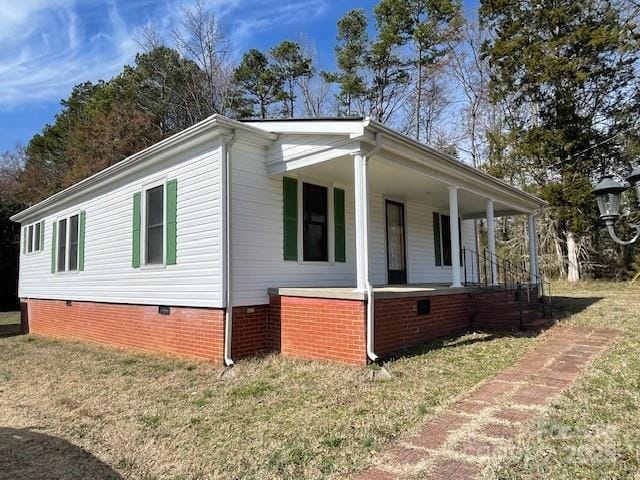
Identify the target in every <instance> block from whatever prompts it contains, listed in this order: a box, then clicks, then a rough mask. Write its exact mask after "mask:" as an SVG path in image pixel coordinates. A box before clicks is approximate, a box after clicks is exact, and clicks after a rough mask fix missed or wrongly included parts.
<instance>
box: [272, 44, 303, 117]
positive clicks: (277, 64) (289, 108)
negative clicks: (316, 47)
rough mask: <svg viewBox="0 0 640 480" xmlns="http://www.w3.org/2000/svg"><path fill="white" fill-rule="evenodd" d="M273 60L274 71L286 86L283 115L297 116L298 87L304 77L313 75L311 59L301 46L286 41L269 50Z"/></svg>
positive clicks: (284, 89)
mask: <svg viewBox="0 0 640 480" xmlns="http://www.w3.org/2000/svg"><path fill="white" fill-rule="evenodd" d="M269 53H270V54H271V58H272V59H273V70H274V71H275V73H276V75H278V76H279V77H280V80H281V81H282V84H283V86H284V88H283V90H282V93H283V106H284V108H283V112H282V113H283V115H284V116H285V117H293V116H294V115H295V101H296V94H295V92H296V87H298V86H299V82H300V80H301V79H302V78H303V77H310V76H311V75H312V73H313V72H312V69H311V59H310V58H308V57H305V56H304V54H303V53H302V49H301V48H300V45H299V44H298V43H296V42H292V41H290V40H284V41H282V42H280V43H279V44H278V45H276V46H275V47H273V48H272V49H271V50H269Z"/></svg>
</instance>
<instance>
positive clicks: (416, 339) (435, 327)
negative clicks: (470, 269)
mask: <svg viewBox="0 0 640 480" xmlns="http://www.w3.org/2000/svg"><path fill="white" fill-rule="evenodd" d="M419 301H428V302H429V303H430V313H429V314H425V315H419V314H418V308H417V305H418V302H419ZM374 308H375V317H374V318H375V329H374V335H375V351H376V353H377V354H378V355H380V356H385V355H389V354H391V353H396V352H400V351H402V350H406V349H407V348H410V347H413V346H416V345H419V344H421V343H425V342H427V341H429V340H433V339H435V338H438V337H444V336H447V335H450V334H452V333H455V332H459V331H462V330H465V329H467V328H469V326H470V324H471V320H472V319H473V297H472V295H471V294H469V293H460V294H455V295H432V296H425V297H404V298H389V299H380V300H375V303H374Z"/></svg>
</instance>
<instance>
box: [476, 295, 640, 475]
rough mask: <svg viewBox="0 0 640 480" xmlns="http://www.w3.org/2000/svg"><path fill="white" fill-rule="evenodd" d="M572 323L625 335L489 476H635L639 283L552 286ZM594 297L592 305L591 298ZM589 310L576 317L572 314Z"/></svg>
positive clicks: (639, 413)
mask: <svg viewBox="0 0 640 480" xmlns="http://www.w3.org/2000/svg"><path fill="white" fill-rule="evenodd" d="M553 293H554V294H555V295H562V296H566V297H574V298H565V299H562V300H561V301H560V302H559V304H560V306H561V307H562V310H561V313H564V314H565V315H566V316H567V318H566V320H565V321H566V322H567V323H569V324H573V325H586V326H595V327H600V326H601V327H609V328H616V329H619V330H620V331H622V332H623V337H622V338H621V339H620V340H619V341H618V343H617V344H616V345H615V346H614V348H613V349H612V350H611V351H610V352H608V353H607V354H605V355H604V356H603V357H602V358H600V359H599V360H597V361H596V363H595V364H594V365H593V367H592V369H591V371H590V372H589V375H588V376H586V377H585V378H584V379H583V380H582V381H581V382H579V383H578V384H576V385H575V386H574V388H573V389H571V390H570V391H569V392H568V393H567V394H566V395H564V396H562V397H561V398H560V399H559V400H558V401H557V402H556V403H555V404H554V405H553V406H552V408H551V409H550V410H549V411H548V413H547V414H546V415H545V416H544V417H543V418H541V419H540V420H539V421H537V422H536V423H535V424H534V425H533V428H532V429H531V430H529V432H527V434H525V435H524V436H522V437H520V438H519V440H518V445H517V450H516V451H515V453H514V454H513V456H511V457H509V458H508V459H506V460H504V461H503V462H502V463H501V465H500V466H499V467H498V468H497V469H496V470H495V471H493V472H491V473H490V474H488V475H487V477H488V478H499V479H532V480H533V479H536V480H538V479H542V478H545V479H546V478H549V479H554V480H560V479H567V480H569V479H572V480H573V479H594V480H596V479H597V480H601V479H632V478H635V479H638V478H640V473H639V472H640V328H639V327H640V285H636V286H634V287H632V288H627V286H626V285H624V284H613V283H610V284H606V283H585V284H581V285H580V286H579V287H574V286H572V285H568V284H557V285H554V288H553ZM594 302H595V303H594ZM588 304H591V306H590V307H588V308H587V309H586V310H583V311H580V312H579V313H576V314H575V315H569V314H570V313H571V312H572V311H578V310H582V309H583V307H584V306H585V305H588Z"/></svg>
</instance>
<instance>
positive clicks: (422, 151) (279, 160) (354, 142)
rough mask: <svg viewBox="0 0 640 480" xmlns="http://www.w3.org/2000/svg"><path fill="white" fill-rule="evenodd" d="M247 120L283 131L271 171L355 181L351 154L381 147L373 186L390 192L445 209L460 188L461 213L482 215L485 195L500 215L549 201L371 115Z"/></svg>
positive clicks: (528, 209)
mask: <svg viewBox="0 0 640 480" xmlns="http://www.w3.org/2000/svg"><path fill="white" fill-rule="evenodd" d="M247 123H248V124H250V125H252V126H254V127H257V128H262V129H264V130H267V131H269V132H271V133H275V134H277V135H278V136H279V138H278V140H277V141H276V142H274V144H273V145H272V146H271V147H270V148H269V151H268V153H267V168H268V172H269V173H270V174H271V175H282V174H286V173H293V172H296V173H300V174H301V175H309V176H313V177H315V178H320V179H324V180H326V181H332V182H336V183H344V184H348V185H350V184H352V182H353V162H352V161H351V157H352V156H353V155H355V154H357V153H367V152H370V151H372V150H373V149H374V148H375V147H376V146H378V148H379V150H378V152H377V153H376V155H375V156H374V157H373V160H374V162H373V166H372V168H371V169H370V170H371V178H370V185H371V188H372V189H374V190H375V191H379V192H382V193H384V194H385V195H388V196H390V197H394V198H398V199H423V200H426V201H427V202H428V203H429V204H431V205H433V206H435V207H438V208H442V209H443V210H446V208H447V207H448V193H447V192H448V187H449V186H455V187H459V188H460V189H461V191H460V213H461V215H462V216H463V218H480V217H484V215H485V203H486V202H485V200H486V199H492V200H494V202H495V214H496V215H497V216H501V215H512V214H518V213H534V212H536V211H537V210H539V209H541V208H544V207H545V206H546V205H547V203H546V202H545V201H544V200H542V199H540V198H538V197H536V196H535V195H532V194H530V193H527V192H524V191H522V190H519V189H517V188H515V187H513V186H511V185H509V184H507V183H506V182H504V181H502V180H499V179H497V178H495V177H492V176H491V175H488V174H486V173H484V172H482V171H480V170H478V169H477V168H474V167H472V166H470V165H467V164H465V163H463V162H461V161H459V160H457V159H455V158H454V157H452V156H450V155H447V154H445V153H442V152H439V151H437V150H435V149H433V148H431V147H429V146H427V145H425V144H422V143H420V142H417V141H415V140H413V139H411V138H409V137H407V136H406V135H403V134H401V133H400V132H397V131H395V130H393V129H390V128H388V127H385V126H384V125H382V124H381V123H379V122H375V121H373V120H370V119H362V118H355V119H302V120H300V119H289V120H276V121H251V122H247Z"/></svg>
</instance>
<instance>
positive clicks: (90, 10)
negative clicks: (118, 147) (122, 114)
mask: <svg viewBox="0 0 640 480" xmlns="http://www.w3.org/2000/svg"><path fill="white" fill-rule="evenodd" d="M2 3H8V2H5V1H4V0H0V9H1V10H3V11H5V12H10V13H9V14H8V15H6V16H2V17H0V18H1V19H0V32H1V33H0V107H4V108H11V107H15V106H17V105H20V104H25V103H30V102H35V101H42V100H55V99H59V98H63V97H66V96H67V95H68V93H69V91H70V89H71V87H72V86H73V85H75V84H77V83H81V82H84V81H87V80H92V81H95V80H98V79H100V78H109V77H111V76H112V75H113V74H114V73H116V72H117V71H118V70H120V69H121V68H122V65H123V64H125V63H126V62H129V61H130V60H131V59H132V58H133V56H134V54H135V50H136V46H135V43H134V42H133V41H132V40H131V37H130V35H129V31H128V29H127V25H126V23H125V22H124V20H123V19H122V18H121V17H120V15H119V14H118V10H117V7H116V5H115V4H114V3H109V4H106V5H105V4H104V3H103V4H102V5H98V4H97V3H94V2H83V3H80V2H75V1H72V0H53V1H52V0H46V1H38V0H26V1H25V0H22V1H21V2H11V5H10V6H9V5H2ZM83 9H86V11H83ZM83 14H84V15H83Z"/></svg>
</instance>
